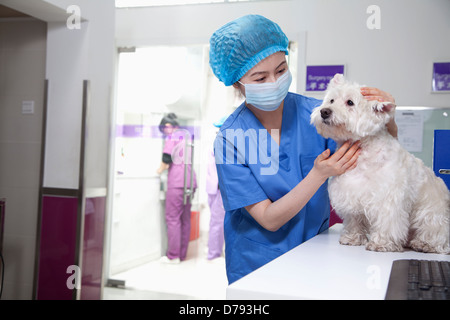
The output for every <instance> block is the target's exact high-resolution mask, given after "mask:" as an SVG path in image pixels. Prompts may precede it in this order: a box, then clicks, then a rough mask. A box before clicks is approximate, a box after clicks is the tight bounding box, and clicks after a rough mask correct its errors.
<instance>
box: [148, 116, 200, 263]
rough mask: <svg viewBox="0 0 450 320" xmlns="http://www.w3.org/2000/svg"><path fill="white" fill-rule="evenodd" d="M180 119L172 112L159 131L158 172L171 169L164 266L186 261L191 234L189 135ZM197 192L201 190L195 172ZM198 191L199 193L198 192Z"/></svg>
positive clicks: (164, 118) (194, 179)
mask: <svg viewBox="0 0 450 320" xmlns="http://www.w3.org/2000/svg"><path fill="white" fill-rule="evenodd" d="M176 119H177V117H176V115H175V114H174V113H169V114H168V115H166V116H164V117H163V118H162V119H161V122H160V125H159V130H160V131H161V132H162V133H163V135H164V137H165V142H164V149H163V155H162V161H161V164H160V166H159V168H158V169H157V171H156V172H157V173H158V174H161V173H162V172H163V171H164V170H168V174H167V192H166V212H165V213H166V224H167V255H166V256H163V257H162V258H161V261H162V262H164V263H171V264H177V263H180V262H181V261H183V260H185V259H186V254H187V249H188V245H189V237H190V233H191V203H190V202H189V201H187V202H186V204H185V203H184V201H183V200H184V199H183V196H184V169H185V168H184V167H185V165H186V164H185V163H184V152H186V150H185V139H186V138H185V132H183V130H178V129H179V124H178V121H177V120H176ZM187 166H188V168H187V178H186V179H187V187H188V188H189V187H190V183H191V164H187ZM192 174H193V178H192V180H193V182H192V183H193V185H194V186H193V189H194V190H195V189H196V188H197V180H196V177H195V172H194V171H192ZM194 192H195V191H194Z"/></svg>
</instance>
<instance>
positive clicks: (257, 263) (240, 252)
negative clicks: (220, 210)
mask: <svg viewBox="0 0 450 320" xmlns="http://www.w3.org/2000/svg"><path fill="white" fill-rule="evenodd" d="M320 104H321V101H320V100H317V99H314V98H308V97H304V96H302V95H298V94H294V93H288V95H287V96H286V98H285V100H284V109H283V120H282V127H281V133H280V134H281V139H280V146H279V147H278V145H277V144H276V142H275V141H274V140H273V139H272V138H271V136H270V135H268V132H267V130H266V129H265V128H264V127H263V125H262V124H261V123H260V122H259V120H258V119H257V118H256V117H255V115H254V114H253V113H252V112H251V111H250V110H249V109H248V108H246V107H245V104H244V103H243V104H242V105H241V106H240V107H239V108H237V109H236V110H235V112H233V114H231V115H230V116H229V117H228V119H227V120H226V121H225V123H224V124H223V125H222V127H221V128H220V131H219V133H218V135H217V137H216V140H215V142H214V146H215V155H216V165H217V173H218V176H219V188H220V191H221V194H222V198H223V203H224V207H225V210H226V214H225V221H224V233H225V259H226V270H227V276H228V282H229V283H232V282H234V281H236V280H238V279H239V278H241V277H243V276H245V275H247V274H248V273H250V272H252V271H253V270H256V269H257V268H259V267H261V266H263V265H264V264H266V263H267V262H269V261H271V260H273V259H275V258H277V257H278V256H280V255H282V254H283V253H285V252H287V251H289V250H290V249H292V248H294V247H296V246H297V245H299V244H301V243H302V242H304V241H306V240H308V239H310V238H311V237H314V236H315V235H317V234H318V233H320V232H322V231H324V230H326V229H327V228H328V225H329V223H328V220H329V216H330V204H329V199H328V192H327V183H324V184H323V185H322V186H321V187H320V188H319V190H318V191H317V192H316V193H315V195H314V196H313V197H312V198H311V200H310V201H309V202H308V203H307V204H306V206H305V207H304V208H303V209H302V210H301V211H300V212H299V213H298V214H297V215H296V216H294V217H293V218H292V219H291V220H290V221H289V222H287V223H286V224H285V225H284V226H282V227H281V228H280V229H279V230H278V231H276V232H271V231H268V230H266V229H264V228H263V227H261V226H260V225H259V223H258V222H256V220H254V219H253V217H252V216H251V215H250V214H249V213H248V211H247V210H246V209H245V208H244V207H245V206H248V205H251V204H254V203H257V202H260V201H263V200H265V199H270V200H271V201H272V202H274V201H276V200H278V199H279V198H281V197H282V196H284V195H285V194H286V193H288V192H289V191H290V190H292V189H293V188H294V187H295V186H296V185H297V184H298V183H299V182H300V181H301V180H302V179H303V178H304V177H306V175H307V174H308V173H309V171H310V170H311V169H312V167H313V166H314V160H315V159H316V157H317V156H318V155H319V154H321V153H322V152H323V151H324V150H326V149H327V148H329V149H331V151H332V152H334V151H335V149H336V144H335V142H334V141H333V140H330V139H325V138H323V137H322V136H320V135H319V134H318V133H317V131H316V129H315V127H314V126H313V125H311V124H310V116H311V112H312V110H313V109H314V108H315V107H317V106H319V105H320Z"/></svg>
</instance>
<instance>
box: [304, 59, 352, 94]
mask: <svg viewBox="0 0 450 320" xmlns="http://www.w3.org/2000/svg"><path fill="white" fill-rule="evenodd" d="M336 73H341V74H344V66H343V65H333V66H307V67H306V90H307V91H325V90H326V89H327V85H328V82H330V80H331V79H333V77H334V75H335V74H336Z"/></svg>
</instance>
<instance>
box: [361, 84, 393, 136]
mask: <svg viewBox="0 0 450 320" xmlns="http://www.w3.org/2000/svg"><path fill="white" fill-rule="evenodd" d="M361 94H362V95H363V96H364V98H366V99H367V100H377V101H379V102H391V103H392V104H393V105H394V109H395V106H396V104H395V99H394V97H393V96H392V95H391V94H390V93H388V92H385V91H383V90H380V89H378V88H371V87H362V88H361ZM386 127H387V130H388V132H389V133H390V134H391V136H393V137H394V138H397V136H398V128H397V124H396V123H395V118H392V119H391V120H390V121H389V122H388V124H387V125H386Z"/></svg>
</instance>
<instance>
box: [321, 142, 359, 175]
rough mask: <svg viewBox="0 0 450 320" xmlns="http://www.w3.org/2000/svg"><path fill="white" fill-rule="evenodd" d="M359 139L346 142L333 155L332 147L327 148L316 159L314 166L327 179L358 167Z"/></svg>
mask: <svg viewBox="0 0 450 320" xmlns="http://www.w3.org/2000/svg"><path fill="white" fill-rule="evenodd" d="M359 146H360V143H359V141H357V142H355V143H353V145H351V143H350V142H349V141H347V142H345V143H344V144H343V145H342V146H341V147H340V148H339V149H338V150H337V151H336V152H335V153H334V154H333V155H332V156H331V157H330V149H327V150H325V151H324V152H322V153H321V154H319V156H318V157H317V158H316V160H315V161H314V168H313V169H315V170H316V171H317V173H318V174H319V176H320V177H321V178H322V179H323V180H326V179H328V178H329V177H331V176H338V175H341V174H343V173H344V172H346V171H348V170H351V169H353V168H355V167H356V160H358V157H359V154H360V153H361V149H360V147H359Z"/></svg>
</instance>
